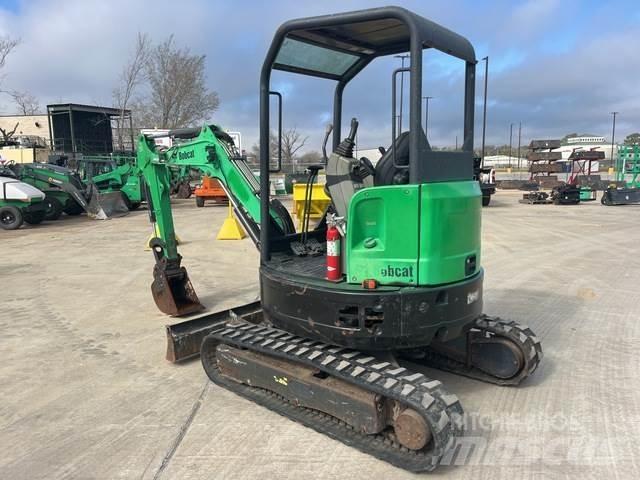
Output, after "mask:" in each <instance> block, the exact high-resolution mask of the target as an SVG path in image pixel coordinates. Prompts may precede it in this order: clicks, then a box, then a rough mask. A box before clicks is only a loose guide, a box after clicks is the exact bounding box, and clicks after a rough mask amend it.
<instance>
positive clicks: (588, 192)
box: [580, 187, 596, 202]
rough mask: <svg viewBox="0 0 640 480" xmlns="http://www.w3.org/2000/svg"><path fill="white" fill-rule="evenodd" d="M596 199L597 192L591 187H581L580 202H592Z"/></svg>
mask: <svg viewBox="0 0 640 480" xmlns="http://www.w3.org/2000/svg"><path fill="white" fill-rule="evenodd" d="M595 199H596V191H595V190H594V189H593V188H591V187H580V201H581V202H590V201H592V200H595Z"/></svg>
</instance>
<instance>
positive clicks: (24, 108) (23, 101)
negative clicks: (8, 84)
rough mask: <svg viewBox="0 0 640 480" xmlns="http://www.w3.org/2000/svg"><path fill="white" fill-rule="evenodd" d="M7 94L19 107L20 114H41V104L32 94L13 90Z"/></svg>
mask: <svg viewBox="0 0 640 480" xmlns="http://www.w3.org/2000/svg"><path fill="white" fill-rule="evenodd" d="M6 93H7V95H9V96H10V97H11V98H12V99H13V102H14V103H15V104H16V106H17V107H18V114H21V115H36V114H38V113H40V102H39V101H38V99H37V98H36V97H35V96H34V95H32V94H31V93H29V92H19V91H18V90H11V91H8V92H6Z"/></svg>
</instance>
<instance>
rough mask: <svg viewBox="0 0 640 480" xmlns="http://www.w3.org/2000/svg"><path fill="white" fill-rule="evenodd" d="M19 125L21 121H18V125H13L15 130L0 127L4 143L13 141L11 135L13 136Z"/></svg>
mask: <svg viewBox="0 0 640 480" xmlns="http://www.w3.org/2000/svg"><path fill="white" fill-rule="evenodd" d="M18 125H20V122H17V123H16V126H15V127H13V130H8V129H7V130H5V129H4V128H0V134H2V143H3V144H4V145H6V144H7V143H9V142H10V141H11V137H13V134H14V133H16V130H18Z"/></svg>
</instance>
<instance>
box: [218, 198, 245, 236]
mask: <svg viewBox="0 0 640 480" xmlns="http://www.w3.org/2000/svg"><path fill="white" fill-rule="evenodd" d="M246 236H247V234H246V233H245V232H244V230H243V229H242V225H240V222H239V221H238V219H237V218H236V217H235V216H234V215H233V207H232V206H231V203H229V214H228V215H227V218H225V219H224V223H223V224H222V228H220V231H219V232H218V236H217V237H216V240H242V239H243V238H244V237H246Z"/></svg>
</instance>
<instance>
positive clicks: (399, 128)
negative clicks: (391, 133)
mask: <svg viewBox="0 0 640 480" xmlns="http://www.w3.org/2000/svg"><path fill="white" fill-rule="evenodd" d="M394 57H395V58H399V59H400V60H402V68H404V59H405V58H409V55H394ZM403 93H404V71H402V72H400V115H398V130H399V132H398V135H400V133H402V95H403Z"/></svg>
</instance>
